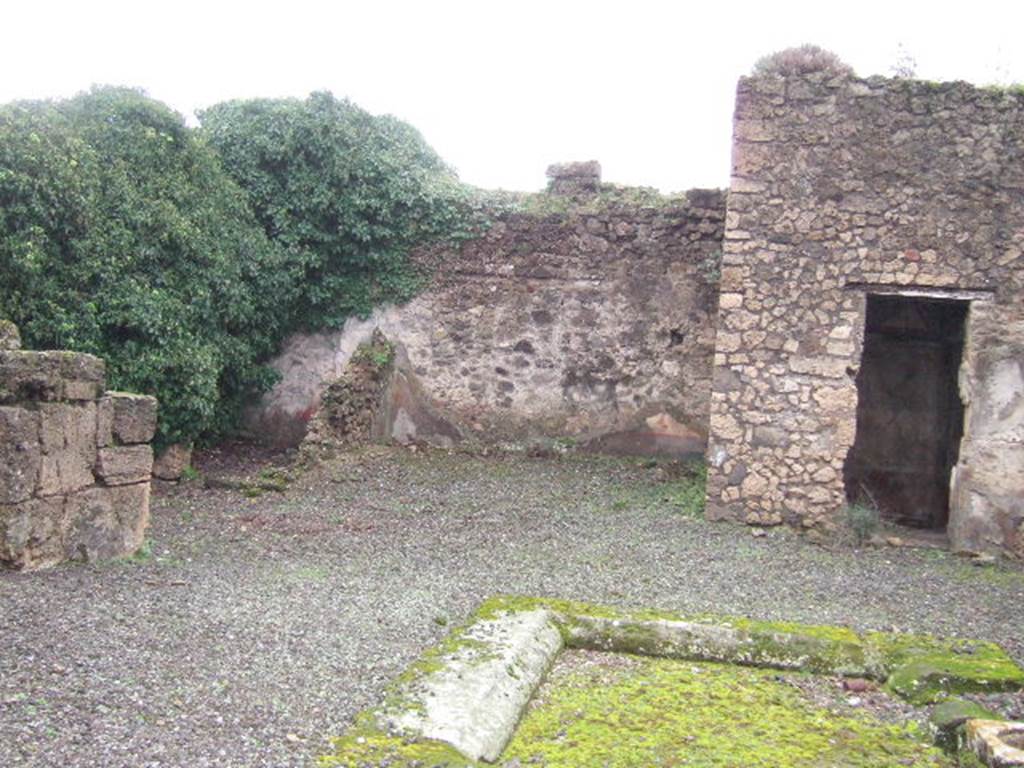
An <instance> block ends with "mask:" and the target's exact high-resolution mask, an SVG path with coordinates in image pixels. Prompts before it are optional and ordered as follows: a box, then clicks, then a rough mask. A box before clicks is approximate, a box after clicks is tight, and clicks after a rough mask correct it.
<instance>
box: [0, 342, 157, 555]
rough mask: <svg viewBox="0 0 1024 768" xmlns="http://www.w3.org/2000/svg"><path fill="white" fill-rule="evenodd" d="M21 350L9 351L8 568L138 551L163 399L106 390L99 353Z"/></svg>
mask: <svg viewBox="0 0 1024 768" xmlns="http://www.w3.org/2000/svg"><path fill="white" fill-rule="evenodd" d="M7 337H8V338H16V332H15V333H14V334H8V335H7ZM12 346H13V345H9V346H8V348H6V349H2V350H0V565H3V566H6V567H10V568H16V569H26V570H27V569H35V568H43V567H47V566H51V565H56V564H57V563H60V562H63V561H65V560H97V559H106V558H112V557H119V556H123V555H127V554H131V553H133V552H135V551H136V550H138V548H139V547H140V546H141V545H142V543H143V540H144V537H145V531H146V527H147V525H148V523H149V489H150V473H151V469H152V464H153V452H152V449H151V447H150V445H149V443H150V441H151V440H152V439H153V435H154V433H155V431H156V414H157V401H156V399H155V398H153V397H148V396H143V395H127V394H124V393H119V392H110V393H104V390H105V382H106V370H105V366H104V363H103V361H102V360H100V359H99V358H97V357H94V356H92V355H87V354H81V353H75V352H33V351H23V350H19V349H16V348H11V347H12Z"/></svg>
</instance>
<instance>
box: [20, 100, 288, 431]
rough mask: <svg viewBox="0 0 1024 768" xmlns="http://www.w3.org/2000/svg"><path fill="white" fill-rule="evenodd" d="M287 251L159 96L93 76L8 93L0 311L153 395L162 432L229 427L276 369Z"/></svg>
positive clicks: (28, 335)
mask: <svg viewBox="0 0 1024 768" xmlns="http://www.w3.org/2000/svg"><path fill="white" fill-rule="evenodd" d="M285 261H286V260H285V258H284V253H283V251H282V250H281V249H280V248H278V247H277V246H275V245H274V244H273V243H271V242H270V241H269V240H268V239H267V238H266V236H265V235H264V233H263V230H262V228H261V227H260V226H259V225H258V223H257V222H256V220H255V219H254V217H253V215H252V213H251V211H250V210H249V209H248V207H247V202H246V197H245V195H244V193H243V192H242V191H241V190H240V189H238V187H237V186H236V185H235V184H234V183H233V182H232V181H231V179H230V178H229V177H228V176H227V175H226V174H225V173H224V172H223V170H222V169H221V167H220V164H219V161H218V160H217V157H216V155H215V154H214V153H213V152H212V151H211V150H210V149H209V148H208V147H207V146H205V145H204V143H203V142H202V141H201V140H200V139H199V138H198V137H197V136H196V135H195V133H194V132H193V131H191V130H189V129H188V128H187V127H186V125H185V123H184V120H183V119H182V118H181V116H180V115H177V114H175V113H174V112H173V111H171V110H170V109H168V108H167V107H165V106H164V105H162V104H160V103H158V102H156V101H154V100H152V99H149V98H147V97H146V96H144V95H143V94H141V93H139V92H136V91H133V90H128V89H121V88H97V89H93V90H92V91H91V92H89V93H86V94H82V95H80V96H78V97H76V98H73V99H70V100H67V101H61V102H28V103H16V104H11V105H7V106H4V107H0V273H2V274H3V278H4V279H3V280H2V281H0V316H6V317H9V318H10V319H12V320H14V321H15V322H16V323H17V324H18V325H19V326H20V328H21V331H22V335H23V338H24V341H25V343H26V346H29V347H33V348H38V349H47V348H58V349H75V350H80V351H86V352H92V353H94V354H97V355H101V356H102V357H104V358H106V360H107V363H108V371H109V374H108V376H109V383H110V386H112V387H115V388H119V389H128V390H133V391H137V392H145V393H151V394H155V395H156V396H157V397H159V399H160V403H161V408H160V425H159V433H158V441H159V442H161V443H168V442H176V441H189V440H192V439H194V438H196V437H198V436H200V435H202V434H219V433H222V432H223V431H224V430H225V429H226V428H227V427H228V426H229V425H230V424H231V423H233V421H234V420H235V418H236V417H237V414H238V412H239V410H240V408H241V407H242V405H243V404H244V403H245V402H246V401H247V400H248V399H249V398H251V396H252V395H253V393H255V392H258V391H260V390H262V389H264V388H265V387H266V386H268V385H269V383H270V382H271V381H272V376H271V372H270V371H269V370H267V369H266V368H264V367H263V366H262V365H261V361H262V360H265V359H266V358H267V357H268V356H269V355H270V354H271V353H272V352H273V350H274V348H275V345H276V343H277V341H278V339H279V337H280V334H281V333H282V332H283V319H281V318H279V316H278V315H277V314H276V313H275V312H274V311H273V308H274V307H275V306H276V305H277V303H278V302H279V301H285V302H287V301H290V300H291V299H292V298H293V296H294V293H295V290H296V288H295V286H294V285H293V284H292V283H291V282H290V281H289V280H288V279H287V276H286V275H285V273H284V269H283V267H284V265H285Z"/></svg>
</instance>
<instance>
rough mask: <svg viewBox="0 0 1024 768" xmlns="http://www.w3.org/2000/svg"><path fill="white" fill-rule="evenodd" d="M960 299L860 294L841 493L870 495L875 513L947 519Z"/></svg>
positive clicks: (957, 428)
mask: <svg viewBox="0 0 1024 768" xmlns="http://www.w3.org/2000/svg"><path fill="white" fill-rule="evenodd" d="M967 307H968V303H967V302H966V301H954V300H947V299H932V298H927V299H926V298H916V297H908V296H872V295H868V297H867V317H866V326H865V331H864V352H863V356H862V358H861V365H860V371H859V372H858V374H857V395H858V402H857V436H856V439H855V441H854V444H853V448H852V449H851V450H850V453H849V455H848V456H847V459H846V465H845V469H844V480H845V482H846V495H847V498H848V499H849V500H850V501H851V502H857V501H862V502H868V503H873V504H875V505H877V507H878V509H879V511H880V512H881V515H882V517H883V519H886V520H889V521H891V522H894V523H898V524H900V525H908V526H913V527H915V528H930V529H939V530H941V529H944V528H945V527H946V523H947V522H948V520H949V479H950V473H951V471H952V469H953V467H954V466H955V465H956V462H957V457H958V453H959V450H960V438H961V437H962V436H963V422H964V407H963V403H962V402H961V401H960V394H959V390H958V386H957V371H958V369H959V367H960V359H961V356H962V354H963V342H964V321H965V319H966V317H967Z"/></svg>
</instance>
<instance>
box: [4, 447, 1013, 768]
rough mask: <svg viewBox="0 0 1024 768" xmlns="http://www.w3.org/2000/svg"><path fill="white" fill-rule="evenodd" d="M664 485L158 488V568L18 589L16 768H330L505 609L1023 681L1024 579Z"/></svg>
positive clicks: (548, 473) (560, 472) (230, 467)
mask: <svg viewBox="0 0 1024 768" xmlns="http://www.w3.org/2000/svg"><path fill="white" fill-rule="evenodd" d="M253 461H263V462H265V461H267V457H265V456H264V457H260V456H252V455H249V456H248V457H243V459H242V460H241V463H239V459H238V458H237V457H236V456H233V455H230V454H229V455H226V456H219V457H218V456H214V457H210V458H208V459H207V460H206V464H205V465H202V464H201V469H203V470H204V471H206V472H209V473H211V474H218V473H219V474H223V473H224V472H236V473H237V472H238V471H241V470H252V471H253V472H255V471H256V470H255V469H254V468H253V465H252V464H251V462H253ZM665 477H666V472H665V470H664V469H662V468H656V467H651V466H649V465H645V464H643V463H642V462H637V461H626V460H612V459H602V458H595V457H590V458H584V457H574V456H572V457H565V458H547V459H540V458H529V457H526V456H500V457H480V456H476V457H472V456H466V455H460V454H450V453H446V452H426V453H424V452H418V453H413V452H410V451H405V450H397V449H396V450H385V449H372V450H365V451H361V452H359V453H356V454H353V455H350V456H347V457H345V458H344V459H340V460H338V461H336V462H333V463H331V464H329V465H325V466H323V467H321V468H319V469H317V470H314V471H311V472H309V473H307V474H306V475H304V476H302V477H301V478H300V479H298V480H297V481H296V482H295V483H294V484H293V485H292V486H291V487H290V488H289V489H288V490H287V491H285V492H284V493H276V492H267V493H264V494H263V495H261V496H258V497H256V498H249V497H247V496H246V495H245V493H244V492H243V491H242V490H238V489H227V488H223V487H221V488H219V489H217V490H207V489H204V488H203V485H202V483H201V482H198V481H192V482H188V483H182V484H180V485H178V486H173V485H163V486H160V487H159V488H157V489H156V490H155V496H154V503H153V522H152V526H151V529H150V538H151V554H150V555H149V556H148V557H144V558H140V559H139V560H138V561H135V562H122V563H116V564H106V565H96V566H87V567H83V566H65V567H60V568H56V569H53V570H51V571H47V572H42V573H30V574H19V573H9V572H5V573H0V765H3V766H28V765H31V766H56V765H61V766H103V767H104V768H118V767H120V766H125V767H128V766H131V767H132V768H138V767H141V766H189V767H195V768H200V767H202V766H234V767H238V766H305V765H309V764H310V762H311V760H312V758H313V757H314V756H316V755H317V754H320V753H322V752H324V751H325V750H326V749H327V748H328V741H327V737H328V736H330V735H332V734H338V733H340V732H342V731H343V730H344V729H345V727H346V726H347V724H348V723H349V720H350V718H351V717H352V716H353V715H354V714H355V713H356V712H357V711H359V710H360V709H363V708H365V707H367V706H370V705H372V704H374V703H375V702H376V700H377V698H378V696H379V695H380V693H381V691H382V689H383V687H384V686H385V685H386V683H387V682H388V681H389V680H390V679H391V678H392V677H394V676H395V675H396V674H397V673H398V672H400V671H401V670H402V669H403V668H404V666H405V665H406V664H408V663H409V662H410V661H411V660H413V659H414V658H415V657H416V656H418V655H419V654H420V653H421V652H422V651H423V650H424V648H425V647H427V646H428V645H429V644H431V643H434V642H436V641H437V640H439V639H440V638H441V637H442V636H443V635H444V634H445V633H446V632H447V631H448V630H449V628H450V625H451V624H452V623H453V622H458V621H461V620H462V619H464V618H465V617H466V616H467V615H468V614H469V613H470V612H471V611H472V610H473V608H474V607H475V606H476V605H477V604H478V603H479V602H480V601H481V600H482V599H484V598H485V597H487V596H489V595H493V594H495V593H499V592H506V593H523V594H533V595H548V596H556V597H564V598H573V599H580V600H589V601H600V602H606V603H613V604H618V605H623V606H652V607H657V608H663V609H668V610H678V611H683V612H686V611H715V612H722V613H737V614H746V615H750V616H754V617H758V618H779V619H790V620H796V621H810V622H823V623H834V624H847V625H850V626H852V627H855V628H861V629H864V628H883V629H893V628H897V629H902V630H918V631H930V632H934V633H937V634H947V635H960V636H965V637H975V638H984V639H991V640H995V641H998V642H1000V643H1002V644H1003V645H1004V646H1005V647H1006V648H1007V649H1008V650H1009V651H1010V652H1011V653H1012V654H1013V655H1014V656H1015V657H1016V658H1017V659H1018V660H1019V661H1024V632H1022V627H1024V571H1022V570H1021V569H1020V568H1019V567H1018V566H1009V565H997V566H990V567H985V568H978V567H975V566H972V565H970V564H968V563H966V562H965V561H963V560H962V559H959V558H956V557H953V556H950V555H948V554H946V553H944V552H941V551H937V550H911V549H873V550H865V551H854V550H852V549H848V548H839V549H835V550H829V549H824V548H821V547H818V546H814V545H812V544H809V543H807V542H805V541H803V540H801V539H800V538H799V537H797V536H796V535H794V534H792V533H789V532H787V531H780V530H776V531H772V532H771V533H770V534H769V535H768V536H766V537H764V538H754V537H752V536H751V535H750V533H749V532H748V531H747V530H746V529H743V528H740V527H735V526H730V525H724V524H709V523H705V522H702V521H698V520H694V519H691V518H688V517H686V516H683V515H681V514H680V513H679V511H678V508H677V507H676V506H675V500H676V496H675V494H674V491H673V486H671V485H670V484H668V483H667V482H666V481H665ZM1016 702H1017V703H1016V704H1013V703H1011V705H1012V706H1017V705H1018V704H1019V699H1017V700H1016Z"/></svg>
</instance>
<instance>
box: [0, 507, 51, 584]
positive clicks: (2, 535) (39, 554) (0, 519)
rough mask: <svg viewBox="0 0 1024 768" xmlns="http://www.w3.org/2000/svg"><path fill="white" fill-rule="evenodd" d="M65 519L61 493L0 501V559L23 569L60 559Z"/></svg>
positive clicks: (48, 563) (48, 564)
mask: <svg viewBox="0 0 1024 768" xmlns="http://www.w3.org/2000/svg"><path fill="white" fill-rule="evenodd" d="M66 522H67V518H66V515H65V505H64V499H63V497H60V496H58V497H55V498H50V499H29V500H28V501H24V502H22V503H20V504H12V505H3V504H0V562H2V563H3V564H4V565H6V566H8V567H11V568H18V569H23V570H29V569H34V568H44V567H46V566H50V565H56V564H57V563H59V562H61V560H63V558H64V530H65V527H66Z"/></svg>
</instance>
